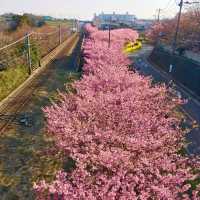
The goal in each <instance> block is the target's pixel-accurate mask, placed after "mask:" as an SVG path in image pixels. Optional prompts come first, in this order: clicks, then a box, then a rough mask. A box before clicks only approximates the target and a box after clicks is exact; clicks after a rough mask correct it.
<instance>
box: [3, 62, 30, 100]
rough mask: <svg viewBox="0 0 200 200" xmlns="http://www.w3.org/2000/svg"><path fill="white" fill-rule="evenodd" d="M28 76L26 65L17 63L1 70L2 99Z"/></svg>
mask: <svg viewBox="0 0 200 200" xmlns="http://www.w3.org/2000/svg"><path fill="white" fill-rule="evenodd" d="M27 78H28V69H27V67H26V66H20V65H17V66H16V67H11V68H8V69H7V70H5V71H1V72H0V101H1V100H3V99H4V98H5V97H7V96H8V95H9V94H10V93H11V92H12V91H13V90H14V89H16V88H17V87H18V86H19V85H20V84H22V83H23V82H24V81H25V80H26V79H27Z"/></svg>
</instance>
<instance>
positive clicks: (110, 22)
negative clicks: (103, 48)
mask: <svg viewBox="0 0 200 200" xmlns="http://www.w3.org/2000/svg"><path fill="white" fill-rule="evenodd" d="M110 26H111V16H110V22H109V31H108V32H109V36H108V48H110V42H111V41H110V36H111V35H110V34H111V33H110V29H111V27H110Z"/></svg>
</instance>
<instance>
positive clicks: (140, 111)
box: [34, 25, 200, 200]
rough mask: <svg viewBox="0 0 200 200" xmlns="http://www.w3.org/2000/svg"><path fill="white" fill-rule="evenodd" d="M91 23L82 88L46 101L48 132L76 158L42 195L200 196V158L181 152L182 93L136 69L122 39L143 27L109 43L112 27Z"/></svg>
mask: <svg viewBox="0 0 200 200" xmlns="http://www.w3.org/2000/svg"><path fill="white" fill-rule="evenodd" d="M85 30H86V31H87V33H88V34H87V35H88V37H87V38H86V39H85V41H84V46H83V48H84V56H85V65H84V67H83V71H84V74H83V77H82V79H81V80H80V81H77V82H75V83H74V84H73V87H74V89H75V90H76V92H74V93H70V94H60V102H59V103H54V104H53V105H52V106H50V107H47V108H45V109H44V112H45V115H46V118H47V128H48V134H49V135H50V136H51V137H53V138H54V140H55V143H56V147H57V148H58V149H59V150H63V151H64V152H65V153H66V157H70V158H71V159H73V160H74V162H75V166H74V167H73V169H71V170H70V172H64V171H60V172H58V174H57V177H56V179H55V181H53V182H52V183H50V184H49V183H47V182H45V181H41V182H39V183H37V184H35V185H34V189H35V190H36V194H37V199H38V200H44V199H54V200H57V199H62V200H73V199H74V200H75V199H80V200H136V199H138V200H151V199H156V200H157V199H158V200H174V199H176V200H182V199H184V200H189V199H200V197H199V191H200V188H199V187H198V186H197V187H195V189H194V188H192V187H191V184H189V183H190V182H189V181H191V180H195V179H197V178H198V174H195V173H194V169H195V171H197V172H198V170H199V168H200V165H199V161H198V160H197V158H187V157H183V156H181V155H179V154H177V151H178V150H179V149H181V148H183V147H184V135H183V132H182V130H181V128H180V126H179V125H180V121H179V120H178V119H177V118H175V117H173V114H172V110H173V109H174V108H175V107H176V106H177V105H178V104H180V103H182V101H180V100H179V99H173V98H172V97H170V95H169V94H168V91H167V89H166V87H165V86H164V85H157V86H152V83H151V79H150V78H145V77H143V76H140V75H139V74H137V73H133V72H130V71H129V70H128V67H127V66H128V65H129V64H130V63H129V60H128V58H127V57H126V56H125V55H123V53H122V47H123V44H124V42H125V41H127V40H133V41H134V40H135V39H137V37H138V34H137V32H135V31H133V30H129V29H122V30H113V31H112V32H111V34H112V43H111V44H112V45H111V48H110V49H108V45H107V42H108V41H107V35H108V32H107V31H98V30H96V29H95V28H94V27H92V26H90V25H87V26H86V28H85Z"/></svg>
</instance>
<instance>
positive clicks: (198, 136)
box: [130, 46, 200, 155]
mask: <svg viewBox="0 0 200 200" xmlns="http://www.w3.org/2000/svg"><path fill="white" fill-rule="evenodd" d="M151 51H152V47H151V46H144V47H143V49H142V50H140V51H138V52H137V53H134V54H132V55H130V58H132V59H133V66H134V68H135V69H136V70H137V71H139V73H140V74H142V75H145V76H152V78H153V81H155V82H156V83H158V82H159V83H161V82H164V83H166V84H167V85H168V84H169V82H170V81H171V77H170V76H169V75H168V74H167V73H166V72H164V71H161V70H160V69H159V68H158V67H157V66H154V65H152V64H151V63H149V62H148V61H147V57H148V55H149V54H150V53H151ZM173 92H174V93H176V95H177V96H179V97H182V98H184V99H187V100H188V102H187V104H185V105H183V106H181V108H180V109H181V111H182V112H183V114H184V115H185V116H186V121H187V125H188V126H189V128H191V130H190V132H189V133H188V134H187V135H186V138H187V141H188V142H189V145H188V147H187V151H188V153H189V154H195V155H200V129H199V125H200V102H198V101H197V100H196V99H194V98H192V97H191V95H190V94H189V93H187V92H186V91H185V90H184V88H182V87H181V86H179V85H177V84H176V83H173Z"/></svg>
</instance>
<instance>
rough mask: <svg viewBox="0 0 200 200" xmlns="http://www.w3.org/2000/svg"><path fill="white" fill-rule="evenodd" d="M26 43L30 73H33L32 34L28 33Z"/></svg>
mask: <svg viewBox="0 0 200 200" xmlns="http://www.w3.org/2000/svg"><path fill="white" fill-rule="evenodd" d="M26 45H27V62H28V69H29V70H28V71H29V75H31V73H32V60H31V44H30V34H28V33H27V34H26Z"/></svg>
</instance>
